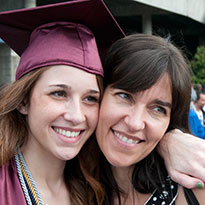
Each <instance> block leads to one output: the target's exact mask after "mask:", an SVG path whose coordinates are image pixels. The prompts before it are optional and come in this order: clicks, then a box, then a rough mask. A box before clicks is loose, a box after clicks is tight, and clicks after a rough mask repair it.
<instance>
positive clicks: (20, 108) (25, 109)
mask: <svg viewBox="0 0 205 205" xmlns="http://www.w3.org/2000/svg"><path fill="white" fill-rule="evenodd" d="M17 110H18V111H19V112H20V113H21V114H23V115H27V114H28V104H24V103H21V104H20V105H19V106H18V107H17Z"/></svg>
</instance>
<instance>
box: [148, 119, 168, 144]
mask: <svg viewBox="0 0 205 205" xmlns="http://www.w3.org/2000/svg"><path fill="white" fill-rule="evenodd" d="M168 125H169V121H168V120H166V121H164V122H162V123H158V124H157V123H153V126H152V128H151V129H150V133H151V136H152V137H151V139H150V140H152V141H153V142H154V143H155V144H157V143H158V142H159V141H160V140H161V139H162V137H163V136H164V134H165V132H166V130H167V128H168Z"/></svg>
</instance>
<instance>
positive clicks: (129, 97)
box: [96, 73, 172, 167]
mask: <svg viewBox="0 0 205 205" xmlns="http://www.w3.org/2000/svg"><path fill="white" fill-rule="evenodd" d="M171 106H172V88H171V81H170V78H169V76H168V74H167V73H165V74H164V75H163V76H162V78H161V79H160V80H159V81H158V82H157V83H156V84H154V85H153V86H152V87H151V88H149V89H147V90H145V91H141V92H138V93H134V94H132V93H129V92H126V91H124V90H120V89H115V88H112V87H108V88H107V89H106V90H105V93H104V97H103V100H102V103H101V108H100V115H99V122H98V126H97V130H96V137H97V141H98V144H99V146H100V148H101V150H102V152H103V153H104V155H105V157H106V158H107V160H108V161H109V162H110V163H111V164H112V165H113V166H116V167H128V166H132V165H133V164H135V163H136V162H138V161H140V160H142V159H143V158H145V157H146V156H147V155H148V154H149V153H150V152H151V151H152V150H153V149H154V148H155V146H156V145H157V143H158V142H159V141H160V139H161V138H162V136H163V135H164V133H165V132H166V130H167V128H168V125H169V122H170V114H171Z"/></svg>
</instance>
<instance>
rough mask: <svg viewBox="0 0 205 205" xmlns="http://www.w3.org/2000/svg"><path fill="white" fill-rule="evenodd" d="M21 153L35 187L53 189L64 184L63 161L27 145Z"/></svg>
mask: <svg viewBox="0 0 205 205" xmlns="http://www.w3.org/2000/svg"><path fill="white" fill-rule="evenodd" d="M21 151H22V154H23V157H24V160H25V162H26V165H27V166H28V168H29V171H30V172H31V175H32V177H33V179H34V181H35V182H36V185H37V187H39V188H40V187H44V188H49V187H52V189H54V188H55V187H56V186H61V185H62V183H64V168H65V163H66V162H65V161H63V160H60V159H57V158H55V157H54V156H53V155H51V154H48V152H46V151H42V150H39V149H38V148H37V147H35V146H29V144H26V146H24V147H23V148H22V150H21Z"/></svg>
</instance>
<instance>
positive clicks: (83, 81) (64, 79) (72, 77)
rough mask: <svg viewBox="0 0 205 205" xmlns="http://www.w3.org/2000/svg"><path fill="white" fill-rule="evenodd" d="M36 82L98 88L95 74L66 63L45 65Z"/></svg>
mask: <svg viewBox="0 0 205 205" xmlns="http://www.w3.org/2000/svg"><path fill="white" fill-rule="evenodd" d="M42 69H43V68H42ZM36 84H39V85H40V84H41V85H48V86H49V85H50V84H68V85H72V86H76V87H82V86H84V87H85V88H86V87H88V88H89V87H90V86H91V87H95V88H98V85H97V79H96V75H95V74H91V73H88V72H86V71H84V70H81V69H79V68H75V67H72V66H67V65H55V66H50V67H47V69H45V71H44V72H43V73H42V75H41V77H40V78H39V80H38V81H37V83H36Z"/></svg>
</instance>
